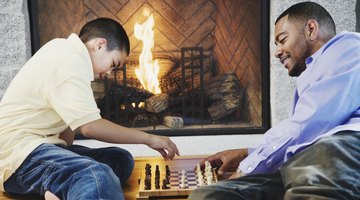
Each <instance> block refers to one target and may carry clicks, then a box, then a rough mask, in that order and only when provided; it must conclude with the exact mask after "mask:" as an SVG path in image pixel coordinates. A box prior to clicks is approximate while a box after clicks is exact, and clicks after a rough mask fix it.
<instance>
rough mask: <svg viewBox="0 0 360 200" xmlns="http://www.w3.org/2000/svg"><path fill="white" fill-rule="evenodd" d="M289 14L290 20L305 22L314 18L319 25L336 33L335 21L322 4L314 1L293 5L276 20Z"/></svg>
mask: <svg viewBox="0 0 360 200" xmlns="http://www.w3.org/2000/svg"><path fill="white" fill-rule="evenodd" d="M286 15H288V21H289V22H304V23H306V22H307V21H308V20H309V19H314V20H316V21H317V22H318V23H319V27H320V28H321V27H324V28H325V29H326V30H327V31H328V32H329V33H331V34H333V35H335V34H336V30H335V22H334V20H333V18H332V17H331V15H330V14H329V12H328V11H327V10H326V9H325V8H324V7H322V6H321V5H319V4H317V3H314V2H310V1H307V2H302V3H298V4H295V5H292V6H291V7H290V8H288V9H287V10H285V11H284V12H283V13H282V14H281V15H280V16H279V17H278V18H277V19H276V21H275V25H276V23H277V22H278V21H279V20H280V19H281V18H283V17H285V16H286Z"/></svg>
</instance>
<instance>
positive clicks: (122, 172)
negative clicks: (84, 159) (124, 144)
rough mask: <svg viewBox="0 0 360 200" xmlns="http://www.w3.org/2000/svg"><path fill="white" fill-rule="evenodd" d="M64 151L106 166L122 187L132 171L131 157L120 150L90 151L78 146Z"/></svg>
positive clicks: (111, 148)
mask: <svg viewBox="0 0 360 200" xmlns="http://www.w3.org/2000/svg"><path fill="white" fill-rule="evenodd" d="M66 149H68V150H69V151H72V152H74V153H77V154H79V155H83V156H88V157H90V158H92V159H94V160H96V161H98V162H101V163H104V164H106V165H108V166H109V167H110V168H111V169H112V170H113V171H114V173H115V174H116V175H117V176H118V177H119V179H120V183H121V184H122V185H124V184H125V183H126V181H127V179H128V178H129V176H130V175H131V172H132V170H133V169H134V159H133V157H132V155H131V154H130V153H129V152H128V151H126V150H124V149H121V148H117V147H107V148H98V149H92V148H88V147H84V146H80V145H71V146H69V147H66Z"/></svg>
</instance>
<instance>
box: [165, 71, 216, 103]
mask: <svg viewBox="0 0 360 200" xmlns="http://www.w3.org/2000/svg"><path fill="white" fill-rule="evenodd" d="M211 76H212V74H211V71H210V70H205V71H204V82H207V81H209V80H210V78H211ZM181 77H182V73H181V68H180V67H178V68H176V70H174V71H172V72H171V73H169V74H168V75H167V76H165V77H163V78H162V79H160V86H161V91H162V92H163V93H166V94H168V95H171V96H175V95H180V94H181V84H182V83H181V82H182V78H181ZM185 82H186V85H185V88H186V89H185V92H190V91H191V90H192V88H191V84H192V80H191V70H186V71H185ZM199 86H200V75H199V70H194V89H196V88H198V87H199Z"/></svg>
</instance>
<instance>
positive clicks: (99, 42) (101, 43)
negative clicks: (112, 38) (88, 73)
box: [94, 38, 107, 51]
mask: <svg viewBox="0 0 360 200" xmlns="http://www.w3.org/2000/svg"><path fill="white" fill-rule="evenodd" d="M94 48H95V51H97V50H100V49H102V48H105V50H106V48H107V41H106V39H105V38H97V39H96V41H95V45H94Z"/></svg>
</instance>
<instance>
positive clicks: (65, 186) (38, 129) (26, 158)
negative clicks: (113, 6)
mask: <svg viewBox="0 0 360 200" xmlns="http://www.w3.org/2000/svg"><path fill="white" fill-rule="evenodd" d="M129 50H130V43H129V38H128V36H127V34H126V32H125V30H124V29H123V27H122V26H121V25H120V24H119V23H118V22H116V21H115V20H113V19H108V18H99V19H95V20H93V21H90V22H88V23H87V24H85V26H84V27H83V28H82V29H81V31H80V34H79V36H77V35H76V34H71V35H70V36H69V37H68V38H67V39H60V38H57V39H54V40H52V41H50V42H48V43H47V44H45V45H44V46H43V47H42V48H41V49H39V50H38V52H37V53H36V54H35V55H34V56H33V57H32V58H31V59H30V60H29V61H28V62H27V63H26V64H25V65H24V67H23V68H22V69H21V70H20V72H19V73H18V74H17V76H16V77H15V78H14V80H13V81H12V82H11V84H10V86H9V88H8V89H7V91H6V93H5V95H4V97H3V99H2V101H1V102H0V174H1V176H0V189H1V190H2V191H6V192H9V193H15V194H39V195H40V196H45V198H46V199H56V198H60V199H114V200H119V199H123V198H124V197H123V194H122V190H121V184H124V183H125V182H126V180H127V178H128V177H129V176H130V174H131V172H132V169H133V166H134V161H133V158H132V156H131V155H130V153H129V152H127V151H126V150H123V149H120V148H115V147H111V148H101V149H92V148H87V147H83V146H79V145H72V143H73V139H74V132H75V131H79V132H80V133H81V134H83V135H84V136H86V137H88V138H92V139H96V140H100V141H104V142H111V143H133V144H146V145H147V146H149V147H150V148H152V149H154V150H157V151H159V153H160V154H161V155H162V156H163V157H164V158H165V159H172V158H173V157H174V156H175V154H177V155H179V151H178V149H177V147H176V145H175V144H174V143H173V142H172V141H171V140H170V139H169V138H168V137H163V136H156V135H151V134H147V133H145V132H142V131H139V130H136V129H130V128H127V127H122V126H119V125H117V124H114V123H112V122H110V121H107V120H105V119H102V118H101V116H100V111H99V109H98V108H97V106H96V103H95V100H94V97H93V92H92V89H91V87H90V83H91V81H92V80H93V79H94V78H97V77H101V76H103V75H104V74H106V73H109V72H111V70H112V69H113V68H115V67H118V66H120V65H122V64H123V63H124V62H125V60H126V58H127V56H128V55H129Z"/></svg>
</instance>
